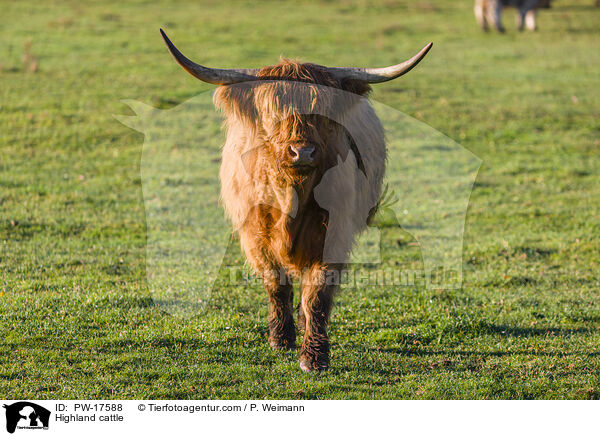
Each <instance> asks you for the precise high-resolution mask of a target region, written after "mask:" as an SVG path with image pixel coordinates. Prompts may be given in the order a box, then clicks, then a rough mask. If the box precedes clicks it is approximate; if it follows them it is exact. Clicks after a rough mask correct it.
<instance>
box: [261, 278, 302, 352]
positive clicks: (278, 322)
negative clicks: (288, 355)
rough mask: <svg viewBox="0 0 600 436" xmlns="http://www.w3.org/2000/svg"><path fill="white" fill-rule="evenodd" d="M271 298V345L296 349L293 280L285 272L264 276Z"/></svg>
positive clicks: (275, 347) (278, 347)
mask: <svg viewBox="0 0 600 436" xmlns="http://www.w3.org/2000/svg"><path fill="white" fill-rule="evenodd" d="M263 281H264V284H265V289H266V291H267V294H268V296H269V303H270V308H269V345H271V348H274V349H282V348H283V349H287V350H291V349H294V348H296V330H295V328H294V317H293V313H292V303H293V302H292V300H293V297H294V296H293V290H292V281H291V278H290V277H289V276H288V275H287V274H285V272H283V271H278V272H275V271H273V272H269V273H268V274H265V275H263Z"/></svg>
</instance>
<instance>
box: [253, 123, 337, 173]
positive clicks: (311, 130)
mask: <svg viewBox="0 0 600 436" xmlns="http://www.w3.org/2000/svg"><path fill="white" fill-rule="evenodd" d="M263 129H264V131H265V133H266V137H265V142H266V146H267V149H268V152H269V153H270V154H271V156H272V159H273V160H274V163H275V165H276V166H277V167H278V169H279V170H280V171H281V172H282V173H284V175H285V176H287V177H290V178H298V177H302V176H306V175H308V174H310V173H312V172H313V171H314V170H315V169H316V168H318V167H320V166H321V163H322V160H323V157H324V156H325V150H326V148H327V143H328V140H329V136H330V135H331V133H332V123H331V121H330V120H328V119H327V118H326V117H324V116H320V115H295V116H288V117H284V118H279V117H274V118H270V119H268V120H266V121H264V122H263Z"/></svg>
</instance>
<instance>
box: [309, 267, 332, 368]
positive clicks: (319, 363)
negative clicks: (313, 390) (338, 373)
mask: <svg viewBox="0 0 600 436" xmlns="http://www.w3.org/2000/svg"><path fill="white" fill-rule="evenodd" d="M325 278H326V270H325V269H323V268H322V267H315V268H313V269H312V271H309V272H308V273H307V274H305V276H304V277H303V283H302V310H303V312H304V316H305V319H306V329H305V332H304V341H303V342H302V350H301V351H300V368H301V369H302V370H303V371H307V372H308V371H323V370H326V369H327V368H328V367H329V338H328V337H327V322H328V320H329V314H330V312H331V306H332V303H333V295H334V293H335V290H336V289H337V287H338V284H337V283H335V284H327V283H326V281H325Z"/></svg>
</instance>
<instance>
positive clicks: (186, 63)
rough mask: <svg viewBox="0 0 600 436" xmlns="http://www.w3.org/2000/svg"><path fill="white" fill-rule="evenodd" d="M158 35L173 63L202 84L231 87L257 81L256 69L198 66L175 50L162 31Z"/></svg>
mask: <svg viewBox="0 0 600 436" xmlns="http://www.w3.org/2000/svg"><path fill="white" fill-rule="evenodd" d="M160 34H161V35H162V37H163V39H164V40H165V44H167V48H168V49H169V52H170V53H171V55H172V56H173V58H175V61H177V63H178V64H179V65H181V66H182V67H183V69H184V70H185V71H187V72H188V73H190V74H191V75H192V76H194V77H195V78H196V79H200V80H202V81H203V82H207V83H212V84H213V85H231V84H234V83H240V82H249V81H252V80H257V77H256V75H257V74H258V69H248V70H242V69H230V70H224V69H220V68H207V67H203V66H202V65H198V64H196V63H194V62H192V61H190V60H189V59H188V58H186V57H185V56H184V55H183V54H182V53H181V52H180V51H179V50H177V47H175V45H173V43H172V42H171V40H170V39H169V37H168V36H167V35H166V33H165V32H164V31H163V30H162V29H160Z"/></svg>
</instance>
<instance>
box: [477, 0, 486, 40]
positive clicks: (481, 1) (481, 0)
mask: <svg viewBox="0 0 600 436" xmlns="http://www.w3.org/2000/svg"><path fill="white" fill-rule="evenodd" d="M474 11H475V19H476V20H477V24H479V27H481V30H483V31H485V32H487V30H488V24H487V20H486V18H485V0H475V7H474Z"/></svg>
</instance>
